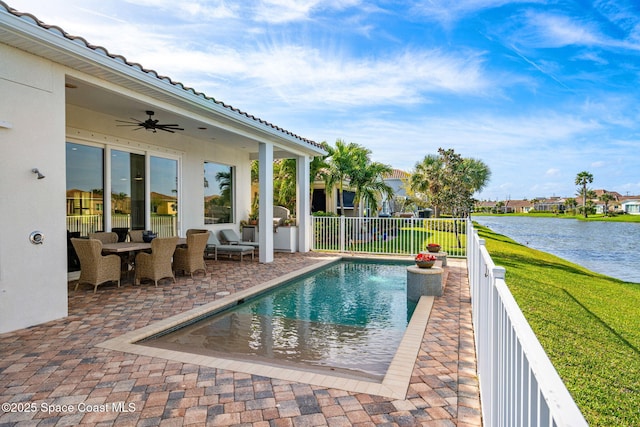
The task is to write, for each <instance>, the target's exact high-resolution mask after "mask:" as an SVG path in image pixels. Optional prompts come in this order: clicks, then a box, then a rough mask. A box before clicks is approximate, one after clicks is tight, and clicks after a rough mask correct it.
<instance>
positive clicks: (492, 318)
mask: <svg viewBox="0 0 640 427" xmlns="http://www.w3.org/2000/svg"><path fill="white" fill-rule="evenodd" d="M467 226H468V232H467V238H468V242H467V268H468V272H469V285H470V288H471V300H472V314H473V326H474V333H475V341H476V354H477V366H478V377H479V381H480V399H481V403H482V420H483V425H486V426H492V427H494V426H532V427H535V426H558V427H565V426H576V427H577V426H580V427H582V426H585V427H586V426H587V422H586V421H585V419H584V417H583V415H582V413H581V412H580V410H579V409H578V406H577V405H576V403H575V402H574V400H573V398H572V397H571V395H570V394H569V391H568V390H567V388H566V386H565V385H564V383H563V382H562V379H561V378H560V376H559V375H558V373H557V371H556V370H555V368H554V367H553V365H552V364H551V361H550V360H549V358H548V356H547V354H546V353H545V351H544V349H543V348H542V346H541V345H540V342H539V341H538V339H537V337H536V336H535V334H534V332H533V330H532V329H531V327H530V326H529V323H528V322H527V320H526V319H525V317H524V315H523V314H522V311H520V308H519V307H518V304H517V303H516V301H515V299H514V298H513V296H512V295H511V292H510V291H509V289H508V287H507V285H506V283H505V281H504V277H505V269H504V268H502V267H497V266H496V265H495V264H494V262H493V260H492V259H491V256H490V255H489V253H488V251H487V248H486V247H485V246H484V240H483V239H480V238H479V237H478V234H477V231H476V230H474V228H473V225H472V224H471V221H469V222H468V224H467Z"/></svg>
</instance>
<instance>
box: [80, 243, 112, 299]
mask: <svg viewBox="0 0 640 427" xmlns="http://www.w3.org/2000/svg"><path fill="white" fill-rule="evenodd" d="M71 244H72V245H73V248H74V249H75V251H76V253H77V254H78V259H80V278H79V279H78V283H76V287H75V290H76V291H77V290H78V285H79V284H80V283H89V284H91V285H93V293H96V291H97V290H98V285H101V284H103V283H106V282H117V283H118V287H120V257H119V256H118V255H104V256H103V255H102V242H101V241H100V240H97V239H77V238H72V239H71Z"/></svg>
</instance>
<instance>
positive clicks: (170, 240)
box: [135, 237, 178, 286]
mask: <svg viewBox="0 0 640 427" xmlns="http://www.w3.org/2000/svg"><path fill="white" fill-rule="evenodd" d="M177 243H178V237H157V238H155V239H153V240H152V241H151V253H146V252H140V253H139V254H138V255H136V264H135V272H136V276H135V284H136V285H139V284H140V280H141V279H151V280H153V282H154V283H155V285H156V286H158V280H160V279H164V278H169V277H170V278H171V279H172V280H173V283H175V282H176V278H175V276H174V275H173V269H172V268H171V257H172V256H173V253H174V251H175V250H176V245H177Z"/></svg>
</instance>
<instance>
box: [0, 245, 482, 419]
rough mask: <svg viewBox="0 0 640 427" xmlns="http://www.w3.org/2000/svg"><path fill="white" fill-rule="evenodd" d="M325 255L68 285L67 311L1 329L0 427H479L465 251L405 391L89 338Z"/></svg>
mask: <svg viewBox="0 0 640 427" xmlns="http://www.w3.org/2000/svg"><path fill="white" fill-rule="evenodd" d="M325 256H326V255H323V254H317V253H309V254H276V256H275V261H274V262H273V263H271V264H260V263H258V262H257V260H256V261H250V260H245V261H244V262H242V263H240V262H238V261H231V260H224V259H223V260H218V261H207V267H208V271H207V274H206V276H205V275H204V274H202V273H200V274H198V275H197V276H196V277H195V278H193V279H192V278H191V277H189V276H178V278H177V279H178V283H177V284H175V285H174V284H172V283H171V281H167V280H165V281H162V282H161V284H160V285H159V286H158V287H157V288H156V287H154V286H153V284H145V283H143V284H142V285H141V286H132V285H131V284H124V285H123V287H122V288H119V289H118V288H117V287H115V285H106V286H101V287H99V288H98V292H97V293H96V294H94V293H93V288H92V287H91V286H89V285H81V286H80V288H79V289H78V291H76V292H74V291H73V287H74V286H75V283H70V286H69V289H70V292H69V316H68V317H66V318H64V319H60V320H57V321H52V322H48V323H46V324H43V325H38V326H35V327H32V328H28V329H23V330H19V331H15V332H11V333H7V334H2V335H0V403H1V404H2V408H3V411H2V412H0V426H14V425H15V426H72V425H78V424H85V425H99V426H112V425H116V426H158V425H160V426H183V425H185V426H186V425H191V426H199V425H212V426H216V425H242V426H256V427H258V426H264V427H268V426H274V427H275V426H283V427H284V426H295V427H305V426H352V425H356V426H373V425H379V426H394V425H395V426H413V425H424V426H454V425H455V426H461V427H462V426H480V425H481V424H482V421H481V415H480V403H479V392H478V381H477V377H476V358H475V349H474V344H473V330H472V325H471V304H470V296H469V285H468V280H467V273H466V263H465V262H464V260H449V263H448V267H447V269H448V271H449V274H448V277H447V284H446V290H445V294H444V296H443V297H440V298H436V300H435V303H434V305H433V309H432V311H431V317H430V318H429V322H428V325H427V330H426V332H425V334H424V337H423V340H422V345H421V348H420V351H419V353H418V356H417V358H416V362H415V366H414V370H413V376H412V377H411V383H410V386H409V389H408V391H407V395H406V398H405V399H404V400H394V399H390V398H385V397H380V396H374V395H369V394H363V393H353V392H347V391H344V390H340V389H332V388H325V387H318V386H311V385H309V384H302V383H296V382H291V381H284V380H277V379H272V378H268V377H262V376H257V375H249V374H244V373H240V372H232V371H228V370H222V369H215V368H206V367H202V366H198V365H196V364H189V363H180V362H174V361H170V360H165V359H160V358H152V357H148V356H138V355H134V354H128V353H122V352H119V351H113V350H107V349H104V348H100V347H97V346H96V345H97V344H100V343H102V342H104V341H106V340H108V339H111V338H114V337H117V336H119V335H122V334H124V333H126V332H129V331H132V330H136V329H138V328H141V327H144V326H147V325H149V324H151V323H154V322H156V321H158V320H161V319H165V318H167V317H169V316H172V315H175V314H177V313H180V312H184V311H186V310H189V309H192V308H194V307H197V306H200V305H203V304H206V303H209V302H211V301H213V300H215V299H219V298H222V297H223V296H224V295H225V294H226V293H227V292H229V293H233V292H236V291H239V290H242V289H246V288H249V287H251V286H255V285H256V284H258V283H262V282H264V281H267V280H270V279H274V278H277V277H279V276H281V275H283V274H285V273H288V272H291V271H294V270H297V269H299V268H301V267H303V266H308V265H311V264H314V263H316V262H318V258H323V257H325ZM7 404H8V405H7Z"/></svg>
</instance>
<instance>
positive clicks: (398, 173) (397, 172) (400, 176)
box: [385, 169, 409, 179]
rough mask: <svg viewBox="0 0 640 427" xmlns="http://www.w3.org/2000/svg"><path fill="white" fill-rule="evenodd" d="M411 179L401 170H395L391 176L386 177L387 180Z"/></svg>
mask: <svg viewBox="0 0 640 427" xmlns="http://www.w3.org/2000/svg"><path fill="white" fill-rule="evenodd" d="M408 177H409V173H408V172H405V171H403V170H401V169H393V170H392V171H391V173H390V174H388V175H387V176H385V179H406V178H408Z"/></svg>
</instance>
